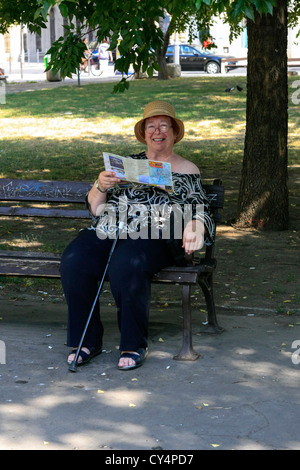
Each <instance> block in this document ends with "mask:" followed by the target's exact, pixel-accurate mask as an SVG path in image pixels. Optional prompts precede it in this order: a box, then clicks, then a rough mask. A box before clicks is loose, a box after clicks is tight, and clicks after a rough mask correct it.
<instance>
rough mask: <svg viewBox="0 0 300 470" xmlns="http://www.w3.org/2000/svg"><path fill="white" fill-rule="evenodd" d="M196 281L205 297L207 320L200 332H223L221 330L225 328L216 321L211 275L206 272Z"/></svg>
mask: <svg viewBox="0 0 300 470" xmlns="http://www.w3.org/2000/svg"><path fill="white" fill-rule="evenodd" d="M198 282H199V285H200V287H201V289H202V291H203V294H204V297H205V301H206V308H207V320H208V322H207V325H206V327H205V328H204V329H203V330H201V332H203V333H209V334H220V333H223V331H225V330H224V328H222V327H221V326H219V325H218V321H217V314H216V307H215V301H214V294H213V275H212V274H208V275H207V276H205V277H200V278H199V281H198Z"/></svg>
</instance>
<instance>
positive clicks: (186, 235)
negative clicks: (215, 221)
mask: <svg viewBox="0 0 300 470" xmlns="http://www.w3.org/2000/svg"><path fill="white" fill-rule="evenodd" d="M203 243H204V225H203V222H201V221H200V220H191V221H190V222H188V224H187V226H186V227H185V229H184V232H183V237H182V247H183V248H184V250H185V252H186V254H187V255H190V254H192V253H194V251H197V250H200V248H202V246H203Z"/></svg>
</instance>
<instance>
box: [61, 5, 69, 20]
mask: <svg viewBox="0 0 300 470" xmlns="http://www.w3.org/2000/svg"><path fill="white" fill-rule="evenodd" d="M59 10H60V12H61V14H62V16H63V17H64V18H67V16H68V14H69V9H68V7H67V5H66V4H65V3H61V4H60V5H59Z"/></svg>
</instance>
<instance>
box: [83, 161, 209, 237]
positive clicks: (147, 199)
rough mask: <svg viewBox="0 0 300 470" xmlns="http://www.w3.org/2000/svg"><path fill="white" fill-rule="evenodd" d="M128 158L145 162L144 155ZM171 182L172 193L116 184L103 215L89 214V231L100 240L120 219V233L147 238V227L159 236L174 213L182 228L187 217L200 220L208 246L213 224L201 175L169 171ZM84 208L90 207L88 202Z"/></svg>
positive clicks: (111, 234)
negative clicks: (121, 223) (90, 221)
mask: <svg viewBox="0 0 300 470" xmlns="http://www.w3.org/2000/svg"><path fill="white" fill-rule="evenodd" d="M129 157H130V158H138V159H147V156H146V153H145V152H142V153H139V154H136V155H129ZM172 179H173V186H174V192H173V193H168V192H166V191H164V190H162V189H160V188H158V187H155V186H149V185H146V184H139V185H136V186H134V185H127V186H124V187H121V186H118V185H116V186H115V187H114V188H112V189H110V190H108V192H107V202H106V205H105V210H104V212H102V210H101V214H100V215H99V216H94V215H93V214H91V217H92V219H93V225H92V227H91V229H94V230H96V231H97V235H98V236H99V238H106V237H107V236H111V237H113V234H114V233H115V232H116V227H117V226H118V223H119V220H122V221H123V222H125V223H124V227H123V229H122V232H123V233H126V234H128V235H129V236H133V234H137V233H140V236H143V235H142V233H144V235H145V233H146V234H147V235H148V233H149V232H148V230H149V227H152V229H153V230H154V232H155V230H160V233H162V231H163V230H166V229H167V226H168V224H169V221H170V214H171V212H172V211H173V213H175V214H176V217H178V214H180V219H181V227H183V225H182V220H183V219H184V223H185V222H186V220H189V218H192V219H196V220H201V221H202V222H203V224H204V227H205V228H206V231H205V233H206V235H205V239H204V243H205V244H206V245H210V244H211V243H212V242H213V237H214V222H213V219H212V217H211V215H210V208H209V200H208V198H207V196H206V194H205V191H204V189H203V186H202V182H201V178H200V175H199V174H196V173H195V174H183V173H176V172H172ZM87 206H88V208H89V204H88V202H87ZM102 209H103V207H102ZM176 220H178V219H176ZM143 230H144V232H143ZM154 232H153V233H154ZM151 233H152V232H151ZM156 233H157V232H156ZM165 233H169V232H168V231H167V232H165ZM177 233H179V232H177ZM160 237H161V236H160ZM163 238H166V237H165V236H163ZM176 238H178V237H176ZM179 238H180V237H179Z"/></svg>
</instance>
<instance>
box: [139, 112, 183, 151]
mask: <svg viewBox="0 0 300 470" xmlns="http://www.w3.org/2000/svg"><path fill="white" fill-rule="evenodd" d="M175 138H176V134H175V132H174V129H173V127H172V120H171V118H169V117H168V116H153V117H151V118H148V119H146V121H145V140H146V144H147V147H148V150H153V151H162V150H163V151H165V150H168V149H169V150H170V149H173V146H174V140H175Z"/></svg>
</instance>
